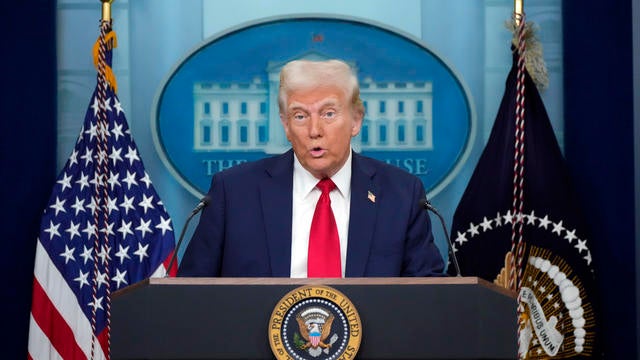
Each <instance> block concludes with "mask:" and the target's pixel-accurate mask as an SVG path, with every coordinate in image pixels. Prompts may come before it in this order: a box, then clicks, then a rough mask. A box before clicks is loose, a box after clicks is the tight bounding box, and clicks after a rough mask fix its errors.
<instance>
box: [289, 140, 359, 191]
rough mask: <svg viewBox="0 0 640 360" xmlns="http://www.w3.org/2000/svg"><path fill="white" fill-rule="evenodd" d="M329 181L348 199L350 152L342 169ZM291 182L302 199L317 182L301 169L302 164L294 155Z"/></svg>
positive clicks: (305, 170)
mask: <svg viewBox="0 0 640 360" xmlns="http://www.w3.org/2000/svg"><path fill="white" fill-rule="evenodd" d="M331 180H332V181H333V183H334V184H336V188H337V189H338V191H339V192H340V194H341V195H342V196H343V197H344V198H347V199H348V197H349V194H350V192H351V151H349V156H348V157H347V161H345V163H344V165H343V166H342V168H341V169H340V170H338V172H337V173H335V174H334V175H333V176H332V177H331ZM293 181H294V182H295V184H296V186H294V188H297V189H299V191H300V194H302V196H303V197H304V196H307V195H309V193H311V191H312V190H313V188H315V187H316V184H318V181H319V180H318V179H316V178H315V177H314V176H313V175H311V173H310V172H309V171H307V169H305V168H304V167H302V164H301V163H300V161H299V160H298V157H297V156H295V154H294V156H293Z"/></svg>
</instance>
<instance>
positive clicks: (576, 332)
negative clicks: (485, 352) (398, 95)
mask: <svg viewBox="0 0 640 360" xmlns="http://www.w3.org/2000/svg"><path fill="white" fill-rule="evenodd" d="M513 50H514V54H513V66H512V68H511V71H510V73H509V75H508V77H507V80H506V89H505V92H504V96H503V99H502V102H501V104H500V108H499V110H498V114H497V117H496V119H495V123H494V125H493V128H492V131H491V134H490V137H489V140H488V142H487V144H486V146H485V149H484V151H483V153H482V155H481V157H480V159H479V161H478V164H477V165H476V168H475V170H474V173H473V175H472V177H471V179H470V181H469V184H468V185H467V188H466V190H465V192H464V194H463V196H462V198H461V200H460V203H459V204H458V206H457V208H456V211H455V214H454V217H453V222H452V229H451V236H452V239H453V243H454V251H455V253H456V255H457V258H458V262H459V264H460V268H461V272H462V274H464V275H465V276H478V277H481V278H484V279H486V280H489V281H494V282H495V283H497V284H500V285H502V286H504V287H507V288H510V289H512V290H514V291H516V292H517V294H518V301H519V306H518V314H517V316H516V314H514V341H515V339H516V336H517V342H518V348H519V349H518V352H519V358H522V359H549V358H554V359H555V358H599V354H597V350H596V341H597V338H598V330H597V316H596V315H597V312H596V306H595V298H594V294H595V282H594V266H593V261H594V259H593V256H592V255H593V254H592V253H591V249H590V247H589V246H590V241H591V239H590V237H589V229H588V226H587V224H585V221H584V219H583V217H582V215H581V210H580V199H578V198H577V197H576V195H575V194H574V191H573V188H572V186H571V179H570V175H569V172H568V170H567V167H566V165H565V162H564V158H563V155H562V153H561V151H560V147H559V146H558V143H557V140H556V138H555V134H554V132H553V129H552V126H551V123H550V121H549V117H548V115H547V112H546V110H545V107H544V104H543V102H542V99H541V98H540V95H539V93H538V90H537V88H536V85H535V84H534V82H533V81H532V78H531V76H530V75H529V73H528V71H527V69H526V67H524V66H522V62H519V60H521V59H520V57H519V55H518V54H519V53H518V51H516V49H515V48H514V49H513ZM519 67H520V69H521V71H520V73H519V72H518V68H519ZM519 75H520V77H519ZM519 82H520V84H519V85H520V86H519V85H518V83H519ZM518 102H520V106H518ZM449 272H453V269H450V270H449ZM515 319H517V323H516V320H515ZM516 334H517V335H516ZM514 357H515V354H514Z"/></svg>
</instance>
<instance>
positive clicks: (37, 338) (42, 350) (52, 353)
mask: <svg viewBox="0 0 640 360" xmlns="http://www.w3.org/2000/svg"><path fill="white" fill-rule="evenodd" d="M28 350H29V355H30V356H31V358H33V360H44V359H47V360H57V359H61V360H62V357H61V356H60V354H58V352H57V351H56V349H55V348H54V347H53V345H51V343H50V342H49V339H48V338H47V336H46V335H45V334H44V333H43V332H42V330H41V329H40V327H39V326H38V324H37V323H36V322H35V320H33V316H30V319H29V345H28Z"/></svg>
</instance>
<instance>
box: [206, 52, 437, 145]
mask: <svg viewBox="0 0 640 360" xmlns="http://www.w3.org/2000/svg"><path fill="white" fill-rule="evenodd" d="M296 58H297V59H308V60H324V59H327V58H328V57H326V56H324V55H322V54H319V53H317V52H309V53H306V54H304V55H302V56H299V57H296ZM288 61H289V60H287V61H282V62H269V63H268V64H267V67H266V69H265V72H266V73H267V79H268V83H266V84H265V83H264V82H263V80H262V79H263V77H261V76H255V77H254V79H253V81H251V82H250V83H228V82H227V83H222V82H220V83H216V82H196V83H194V85H193V98H194V103H193V106H194V112H193V113H194V127H193V128H194V132H193V146H194V150H196V151H217V150H224V151H263V152H265V153H268V154H275V153H281V152H284V151H286V150H287V149H288V148H289V147H290V144H289V142H288V141H287V139H286V137H285V134H284V130H283V129H282V125H281V124H280V117H279V115H278V87H279V85H280V78H279V76H280V69H281V68H282V67H283V66H284V65H285V64H286V63H287V62H288ZM351 66H352V67H353V68H354V69H356V71H357V67H355V66H354V64H353V63H352V64H351ZM359 82H360V97H361V99H362V101H363V102H364V105H365V109H366V112H365V118H364V122H363V124H362V130H361V131H360V134H359V135H358V136H357V137H356V138H354V139H353V140H352V145H353V147H354V149H356V150H357V151H367V150H370V151H375V150H384V151H406V150H433V117H432V114H433V86H432V83H431V82H425V81H415V82H407V81H397V82H376V81H375V80H374V79H372V78H370V77H366V78H364V79H359Z"/></svg>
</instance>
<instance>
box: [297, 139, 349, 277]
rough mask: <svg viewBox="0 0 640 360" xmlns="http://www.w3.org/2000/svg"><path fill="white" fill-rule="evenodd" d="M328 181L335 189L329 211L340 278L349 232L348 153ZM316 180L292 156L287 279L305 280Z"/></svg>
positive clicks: (331, 194) (319, 192)
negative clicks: (337, 241)
mask: <svg viewBox="0 0 640 360" xmlns="http://www.w3.org/2000/svg"><path fill="white" fill-rule="evenodd" d="M331 180H332V181H333V182H334V183H335V184H336V188H335V189H334V190H333V191H331V193H330V194H329V197H330V198H331V209H332V210H333V215H334V216H335V218H336V225H337V226H338V236H339V237H340V264H341V268H342V277H344V272H345V265H346V262H347V240H348V239H347V237H348V233H349V208H350V204H351V201H350V200H351V152H349V157H348V158H347V161H346V162H345V163H344V165H343V166H342V169H340V170H339V171H338V172H337V173H336V174H335V175H333V176H332V177H331ZM318 181H320V179H316V178H315V177H314V176H313V175H311V173H309V172H308V171H307V170H306V169H305V168H303V167H302V164H300V161H298V158H297V157H296V156H294V157H293V218H292V222H291V277H292V278H306V277H307V258H308V252H309V232H310V230H311V220H313V213H314V212H315V210H316V203H317V202H318V199H319V198H320V194H321V191H320V190H319V189H318V188H316V184H317V183H318Z"/></svg>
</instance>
